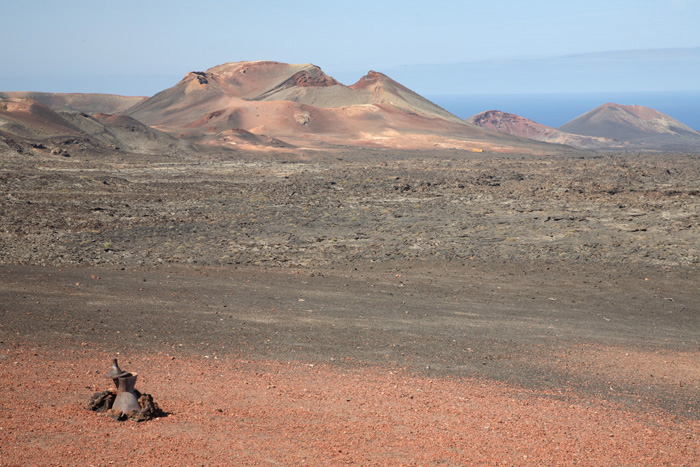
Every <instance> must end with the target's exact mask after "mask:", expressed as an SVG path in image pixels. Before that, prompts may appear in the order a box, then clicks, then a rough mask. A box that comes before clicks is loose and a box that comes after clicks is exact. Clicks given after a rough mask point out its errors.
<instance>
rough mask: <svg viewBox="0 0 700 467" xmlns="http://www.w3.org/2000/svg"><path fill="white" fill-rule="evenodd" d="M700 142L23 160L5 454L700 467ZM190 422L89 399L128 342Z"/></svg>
mask: <svg viewBox="0 0 700 467" xmlns="http://www.w3.org/2000/svg"><path fill="white" fill-rule="evenodd" d="M699 180H700V157H698V156H697V155H688V154H632V153H626V154H599V153H590V152H575V151H570V152H567V153H566V154H563V155H558V154H557V153H552V154H550V155H531V154H525V155H518V154H507V155H504V154H496V153H487V152H484V153H473V152H470V151H448V150H443V151H433V152H430V151H413V152H411V151H395V150H379V149H378V150H372V149H367V150H364V149H351V148H349V149H347V150H344V151H342V150H334V151H328V152H323V151H308V152H304V151H301V150H299V151H296V152H295V153H294V154H291V153H274V152H271V153H269V154H266V153H262V152H256V153H243V152H239V153H234V152H225V153H221V154H218V153H216V152H209V153H207V154H197V153H191V154H190V153H186V152H182V153H178V154H177V155H171V156H157V155H143V154H142V155H128V154H120V155H115V154H112V153H105V154H89V151H86V152H74V153H73V154H72V155H71V157H62V156H61V155H51V154H48V153H47V154H41V153H33V154H27V153H24V154H18V153H9V152H8V153H7V154H4V155H3V159H2V166H1V167H0V209H1V210H2V215H1V216H0V263H1V268H0V371H2V374H3V377H2V378H1V379H0V381H1V382H0V413H1V420H2V421H0V465H30V464H32V465H110V464H116V463H121V462H123V461H124V459H128V460H129V462H131V463H135V464H142V465H301V464H302V463H304V464H306V465H696V463H697V459H698V458H700V363H699V362H700V333H699V332H698V331H700V287H699V285H700V280H699V277H700V276H699V275H698V273H699V265H700V217H699V216H700V214H699V213H700V182H699ZM114 356H117V357H118V358H119V362H120V365H121V366H122V368H125V369H126V370H129V371H134V372H138V373H139V380H138V382H137V388H138V389H140V390H141V391H144V392H148V393H150V394H152V395H153V396H154V398H155V400H156V402H157V403H158V404H159V405H160V407H161V409H163V411H164V412H165V415H166V416H165V417H161V418H158V419H155V420H153V421H150V422H144V423H141V424H137V423H135V422H124V423H118V422H114V421H113V420H111V419H109V418H107V417H104V416H101V415H99V414H96V413H93V412H90V411H88V410H86V409H85V405H86V404H87V401H88V400H89V398H90V396H91V395H92V393H93V392H94V391H98V390H104V389H106V388H109V385H111V381H108V380H106V379H104V378H102V376H101V375H102V374H103V373H105V372H106V371H107V370H108V369H109V364H110V362H111V358H113V357H114Z"/></svg>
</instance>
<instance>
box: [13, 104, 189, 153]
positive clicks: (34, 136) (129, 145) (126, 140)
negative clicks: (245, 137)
mask: <svg viewBox="0 0 700 467" xmlns="http://www.w3.org/2000/svg"><path fill="white" fill-rule="evenodd" d="M0 139H2V140H3V141H4V143H5V145H6V146H9V147H11V148H13V149H14V150H15V152H19V153H33V152H50V153H52V154H60V155H68V154H70V153H74V152H77V151H87V150H89V151H91V152H114V151H121V150H124V151H128V152H130V153H135V154H171V153H178V152H187V151H193V150H194V149H195V148H194V147H193V145H192V144H191V143H187V142H184V141H181V140H178V139H177V138H175V137H173V136H171V135H168V134H167V133H163V132H161V131H158V130H155V129H152V128H150V127H148V126H146V125H144V124H142V123H140V122H138V121H136V120H135V119H133V118H131V117H128V116H113V115H106V114H96V115H95V116H90V115H88V114H86V113H82V112H75V111H66V112H56V111H54V110H52V109H50V108H49V107H47V106H45V105H44V104H41V103H39V102H37V101H35V100H33V99H29V98H20V97H14V98H9V99H0Z"/></svg>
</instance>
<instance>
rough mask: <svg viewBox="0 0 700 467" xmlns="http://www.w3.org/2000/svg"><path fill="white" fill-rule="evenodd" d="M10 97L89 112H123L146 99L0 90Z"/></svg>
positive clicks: (92, 94) (56, 108) (0, 96)
mask: <svg viewBox="0 0 700 467" xmlns="http://www.w3.org/2000/svg"><path fill="white" fill-rule="evenodd" d="M11 97H21V98H29V99H33V100H35V101H37V102H40V103H42V104H44V105H45V106H47V107H49V108H51V109H53V110H56V111H59V110H75V111H77V112H85V113H89V114H93V113H98V112H103V113H108V114H114V113H119V112H123V111H125V110H126V109H128V108H129V107H133V106H134V105H136V104H138V103H139V102H141V101H143V100H144V99H146V98H145V97H138V96H117V95H114V94H94V93H52V92H0V98H11Z"/></svg>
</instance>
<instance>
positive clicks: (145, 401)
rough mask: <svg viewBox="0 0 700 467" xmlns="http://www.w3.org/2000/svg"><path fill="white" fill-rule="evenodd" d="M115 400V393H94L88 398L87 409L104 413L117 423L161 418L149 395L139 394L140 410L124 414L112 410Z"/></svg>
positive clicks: (160, 411)
mask: <svg viewBox="0 0 700 467" xmlns="http://www.w3.org/2000/svg"><path fill="white" fill-rule="evenodd" d="M116 398H117V393H116V392H115V391H102V392H96V393H94V394H93V395H92V397H91V398H90V401H89V402H88V404H87V408H88V409H89V410H92V411H94V412H97V413H106V414H107V415H108V416H110V417H111V418H113V419H114V420H116V421H119V422H122V421H125V420H133V421H135V422H145V421H148V420H151V419H154V418H156V417H162V416H163V411H162V410H161V409H160V407H158V404H157V403H155V402H154V401H153V396H151V395H150V394H141V396H140V397H139V399H138V401H139V405H140V406H141V410H130V411H128V412H126V413H124V412H121V411H118V410H113V409H112V405H113V404H114V400H115V399H116Z"/></svg>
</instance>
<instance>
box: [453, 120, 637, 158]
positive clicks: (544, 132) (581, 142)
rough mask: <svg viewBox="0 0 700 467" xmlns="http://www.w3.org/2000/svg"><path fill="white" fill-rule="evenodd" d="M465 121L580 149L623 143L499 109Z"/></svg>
mask: <svg viewBox="0 0 700 467" xmlns="http://www.w3.org/2000/svg"><path fill="white" fill-rule="evenodd" d="M466 122H468V123H471V124H473V125H476V126H480V127H482V128H488V129H490V130H494V131H500V132H502V133H508V134H510V135H515V136H521V137H523V138H530V139H534V140H537V141H545V142H548V143H557V144H566V145H569V146H572V147H575V148H581V149H610V148H616V147H620V148H621V147H623V146H624V144H623V143H621V142H619V141H615V140H613V139H610V138H602V137H597V136H583V135H574V134H571V133H567V132H564V131H561V130H557V129H555V128H552V127H549V126H546V125H542V124H541V123H537V122H534V121H532V120H530V119H528V118H524V117H521V116H519V115H515V114H511V113H507V112H501V111H500V110H487V111H486V112H481V113H479V114H476V115H474V116H472V117H469V118H468V119H466Z"/></svg>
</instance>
